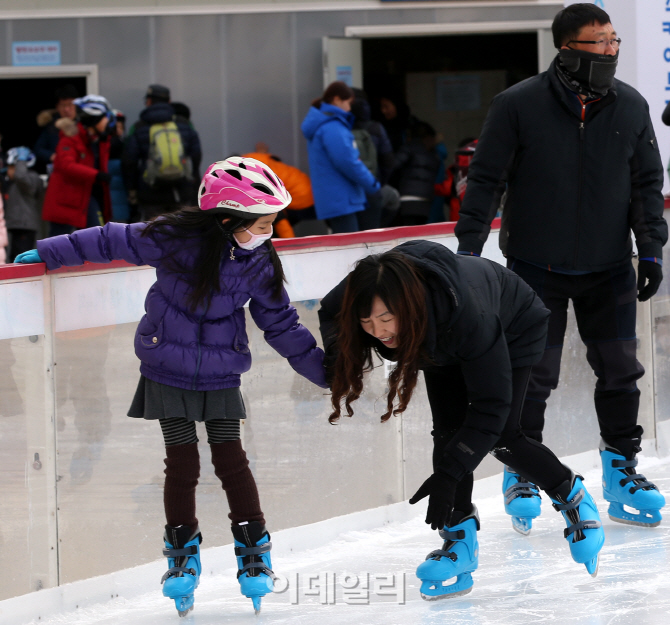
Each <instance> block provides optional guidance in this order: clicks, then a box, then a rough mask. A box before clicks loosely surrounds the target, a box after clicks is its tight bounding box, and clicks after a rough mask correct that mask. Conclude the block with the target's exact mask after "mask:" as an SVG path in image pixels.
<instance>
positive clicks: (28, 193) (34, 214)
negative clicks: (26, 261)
mask: <svg viewBox="0 0 670 625" xmlns="http://www.w3.org/2000/svg"><path fill="white" fill-rule="evenodd" d="M5 162H6V164H7V173H6V180H5V181H4V184H3V196H4V203H5V222H6V224H7V230H8V232H9V234H10V235H11V237H12V239H11V247H10V250H9V262H14V259H15V258H16V257H17V256H18V255H19V254H21V253H23V252H27V251H28V250H32V249H33V248H34V247H35V240H36V238H37V232H38V230H39V229H40V225H41V223H42V218H41V213H42V198H43V195H44V184H43V183H42V179H41V178H40V176H39V174H38V173H37V172H35V171H33V170H32V169H31V168H32V167H33V166H34V165H35V155H34V154H33V153H32V151H31V150H30V148H27V147H25V146H20V147H17V148H12V149H11V150H9V151H8V152H7V158H6V161H5Z"/></svg>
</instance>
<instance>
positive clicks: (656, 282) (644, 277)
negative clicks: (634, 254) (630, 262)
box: [637, 260, 663, 302]
mask: <svg viewBox="0 0 670 625" xmlns="http://www.w3.org/2000/svg"><path fill="white" fill-rule="evenodd" d="M645 282H647V286H645V285H644V283H645ZM661 282H663V267H661V265H659V264H658V263H655V262H654V261H652V260H641V261H640V262H639V263H638V267H637V290H638V294H637V299H638V300H640V301H641V302H646V301H647V300H648V299H649V298H650V297H652V296H653V295H655V294H656V291H658V287H659V286H661Z"/></svg>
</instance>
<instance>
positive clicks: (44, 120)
mask: <svg viewBox="0 0 670 625" xmlns="http://www.w3.org/2000/svg"><path fill="white" fill-rule="evenodd" d="M59 118H60V116H59V115H58V111H57V110H56V109H45V110H43V111H40V112H39V113H38V114H37V118H36V121H37V125H38V126H39V127H40V128H44V127H45V126H48V125H49V124H50V123H51V122H53V121H55V120H57V119H59Z"/></svg>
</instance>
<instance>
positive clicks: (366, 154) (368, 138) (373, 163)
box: [351, 128, 379, 177]
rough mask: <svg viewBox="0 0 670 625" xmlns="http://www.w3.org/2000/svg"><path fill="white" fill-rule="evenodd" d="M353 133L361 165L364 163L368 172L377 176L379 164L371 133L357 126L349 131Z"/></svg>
mask: <svg viewBox="0 0 670 625" xmlns="http://www.w3.org/2000/svg"><path fill="white" fill-rule="evenodd" d="M351 132H352V133H353V135H354V140H355V142H356V147H357V148H358V154H359V155H360V159H361V161H363V165H365V166H366V167H367V168H368V169H369V170H370V173H371V174H372V175H373V176H375V177H377V170H378V169H379V165H378V163H377V148H376V147H375V143H374V141H373V140H372V135H371V134H370V133H369V132H368V131H367V130H364V129H363V128H357V129H355V130H352V131H351Z"/></svg>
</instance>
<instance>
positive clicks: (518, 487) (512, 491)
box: [505, 482, 542, 505]
mask: <svg viewBox="0 0 670 625" xmlns="http://www.w3.org/2000/svg"><path fill="white" fill-rule="evenodd" d="M517 497H540V499H541V498H542V497H541V495H540V489H539V488H538V487H537V486H535V484H533V483H531V482H517V483H516V484H512V486H510V487H509V488H508V489H507V490H506V491H505V504H506V505H509V504H510V503H511V502H512V501H514V500H515V499H516V498H517Z"/></svg>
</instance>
